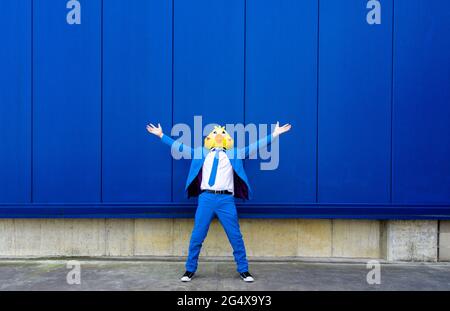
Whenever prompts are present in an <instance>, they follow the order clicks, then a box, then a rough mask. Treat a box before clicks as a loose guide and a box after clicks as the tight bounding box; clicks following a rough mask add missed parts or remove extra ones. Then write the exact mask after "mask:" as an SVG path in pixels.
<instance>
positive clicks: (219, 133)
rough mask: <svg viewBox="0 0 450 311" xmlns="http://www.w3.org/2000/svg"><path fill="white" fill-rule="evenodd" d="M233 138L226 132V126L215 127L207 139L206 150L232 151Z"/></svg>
mask: <svg viewBox="0 0 450 311" xmlns="http://www.w3.org/2000/svg"><path fill="white" fill-rule="evenodd" d="M233 144H234V141H233V138H231V136H230V134H228V132H227V131H226V130H225V126H214V130H213V131H212V132H211V133H209V134H208V136H206V137H205V148H206V149H212V148H219V147H220V148H223V149H226V150H230V149H232V148H233Z"/></svg>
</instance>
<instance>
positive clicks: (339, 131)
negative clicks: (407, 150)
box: [318, 0, 392, 203]
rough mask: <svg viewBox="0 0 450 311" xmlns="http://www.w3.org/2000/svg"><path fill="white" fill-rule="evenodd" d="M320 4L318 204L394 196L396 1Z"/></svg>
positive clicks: (328, 0) (375, 200)
mask: <svg viewBox="0 0 450 311" xmlns="http://www.w3.org/2000/svg"><path fill="white" fill-rule="evenodd" d="M366 4H367V2H366V1H333V0H325V1H320V11H319V16H320V26H319V28H320V33H319V103H318V105H319V106H318V113H319V115H318V116H319V118H318V120H319V131H318V135H319V137H318V144H319V152H318V170H319V171H318V185H319V188H318V199H319V202H336V203H361V202H366V203H382V202H389V200H390V163H391V162H390V161H391V160H390V144H391V137H390V131H391V112H390V111H391V81H392V80H391V77H392V3H391V2H387V1H382V19H381V20H382V22H381V25H369V24H368V23H367V22H366V14H367V13H368V10H367V9H366Z"/></svg>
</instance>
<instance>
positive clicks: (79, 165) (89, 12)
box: [33, 0, 101, 202]
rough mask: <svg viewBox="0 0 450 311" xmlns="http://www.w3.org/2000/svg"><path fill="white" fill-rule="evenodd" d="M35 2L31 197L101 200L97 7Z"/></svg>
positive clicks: (88, 3)
mask: <svg viewBox="0 0 450 311" xmlns="http://www.w3.org/2000/svg"><path fill="white" fill-rule="evenodd" d="M68 12H69V10H68V9H66V2H65V1H53V0H39V1H34V12H33V14H34V25H33V27H34V76H33V81H34V98H33V103H34V107H33V113H34V115H33V118H34V122H33V142H34V150H33V155H34V159H33V185H34V189H33V193H34V200H35V201H37V202H97V201H98V200H99V199H100V128H101V127H100V120H101V118H100V117H101V116H100V107H101V106H100V94H101V91H100V81H101V79H100V69H101V66H100V64H101V53H100V51H101V40H100V38H101V1H100V0H91V1H84V2H83V3H82V15H81V24H80V25H69V24H68V23H67V22H66V14H67V13H68Z"/></svg>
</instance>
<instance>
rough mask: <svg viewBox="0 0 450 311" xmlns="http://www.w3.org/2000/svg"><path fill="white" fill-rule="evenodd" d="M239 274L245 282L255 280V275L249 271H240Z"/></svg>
mask: <svg viewBox="0 0 450 311" xmlns="http://www.w3.org/2000/svg"><path fill="white" fill-rule="evenodd" d="M239 275H240V276H241V279H242V280H244V282H249V283H250V282H253V281H255V279H254V278H253V276H252V275H251V274H250V272H248V271H246V272H242V273H239Z"/></svg>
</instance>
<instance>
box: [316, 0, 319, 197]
mask: <svg viewBox="0 0 450 311" xmlns="http://www.w3.org/2000/svg"><path fill="white" fill-rule="evenodd" d="M319 50H320V0H318V1H317V51H316V52H317V54H316V55H317V59H316V63H317V65H316V70H317V72H316V74H317V80H316V203H319V57H320V55H319V54H320V53H319Z"/></svg>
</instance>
